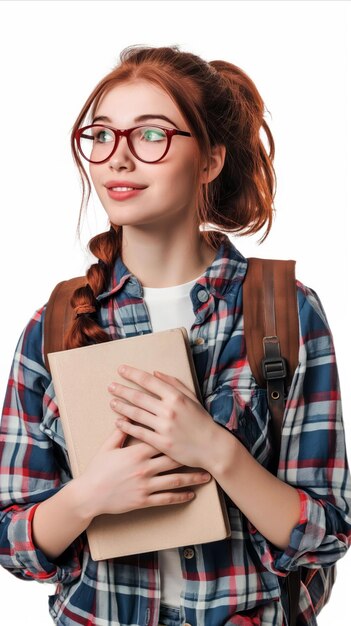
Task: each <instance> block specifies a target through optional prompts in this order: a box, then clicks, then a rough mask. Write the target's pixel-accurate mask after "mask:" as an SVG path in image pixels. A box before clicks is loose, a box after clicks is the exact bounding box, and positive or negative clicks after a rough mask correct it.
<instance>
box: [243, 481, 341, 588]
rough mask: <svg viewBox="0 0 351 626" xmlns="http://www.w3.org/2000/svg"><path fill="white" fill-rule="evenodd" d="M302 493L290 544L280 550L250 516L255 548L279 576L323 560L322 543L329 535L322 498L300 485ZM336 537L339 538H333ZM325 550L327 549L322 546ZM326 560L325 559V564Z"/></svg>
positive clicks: (270, 569)
mask: <svg viewBox="0 0 351 626" xmlns="http://www.w3.org/2000/svg"><path fill="white" fill-rule="evenodd" d="M296 491H297V492H298V494H299V497H300V517H299V521H298V523H297V524H296V526H294V528H293V530H292V531H291V534H290V541H289V545H288V547H287V548H286V549H285V550H280V549H279V548H277V547H276V546H274V544H272V543H271V542H269V541H268V540H267V539H266V538H265V537H263V535H261V533H260V532H259V531H258V530H257V528H255V526H253V524H251V522H250V521H249V520H248V530H249V533H250V537H251V539H252V542H253V545H254V548H255V550H256V551H257V552H258V554H259V556H260V559H261V561H262V563H263V565H264V567H266V568H267V570H268V571H270V572H273V573H274V574H277V575H278V576H284V575H287V574H288V573H289V572H290V571H292V570H296V569H297V568H298V567H299V566H300V565H307V566H308V565H310V566H311V565H312V564H316V565H317V564H319V562H322V561H324V559H321V561H320V559H319V556H318V555H319V550H318V549H319V547H320V546H321V544H322V542H323V540H324V538H325V535H326V517H325V509H324V506H323V504H322V502H320V501H318V500H315V499H313V498H312V497H311V496H309V495H308V494H307V493H306V491H303V490H302V489H296ZM329 539H332V540H333V539H334V540H335V538H331V537H330V538H329ZM321 552H324V550H322V551H321ZM325 564H326V563H324V562H323V565H325Z"/></svg>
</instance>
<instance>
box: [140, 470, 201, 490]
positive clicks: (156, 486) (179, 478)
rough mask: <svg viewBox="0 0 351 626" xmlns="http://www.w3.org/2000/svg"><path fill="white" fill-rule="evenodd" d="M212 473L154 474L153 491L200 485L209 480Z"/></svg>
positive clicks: (151, 482)
mask: <svg viewBox="0 0 351 626" xmlns="http://www.w3.org/2000/svg"><path fill="white" fill-rule="evenodd" d="M210 478H211V475H210V474H208V473H207V472H188V473H187V472H185V473H184V474H175V473H173V474H166V475H164V476H154V477H153V478H151V479H150V488H151V489H152V491H153V492H155V491H164V490H166V489H168V490H169V489H181V488H182V487H183V488H184V487H190V485H200V484H203V483H207V482H209V480H210Z"/></svg>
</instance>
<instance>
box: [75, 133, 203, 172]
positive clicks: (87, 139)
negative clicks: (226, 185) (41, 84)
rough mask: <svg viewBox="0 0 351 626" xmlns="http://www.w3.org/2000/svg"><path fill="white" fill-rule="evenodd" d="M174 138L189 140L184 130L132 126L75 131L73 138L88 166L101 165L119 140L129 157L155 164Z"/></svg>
mask: <svg viewBox="0 0 351 626" xmlns="http://www.w3.org/2000/svg"><path fill="white" fill-rule="evenodd" d="M174 135H182V136H183V137H191V136H192V135H191V134H190V133H188V132H187V131H185V130H178V129H176V128H164V126H158V125H156V124H153V125H152V126H134V128H127V129H126V130H119V129H118V128H111V126H105V125H104V124H91V125H90V126H84V127H83V128H79V129H78V130H77V131H76V132H75V134H74V138H75V140H76V142H77V146H78V150H79V152H80V153H81V155H82V156H83V157H84V159H86V160H87V161H89V162H90V163H105V161H108V159H110V158H111V156H112V155H113V153H114V152H115V150H116V149H117V146H118V144H119V138H120V137H126V139H127V143H128V146H129V149H130V151H131V153H132V154H133V155H134V156H135V157H136V158H137V159H139V161H143V162H144V163H158V162H159V161H161V159H163V157H165V156H166V154H167V152H168V150H169V148H170V145H171V141H172V137H174Z"/></svg>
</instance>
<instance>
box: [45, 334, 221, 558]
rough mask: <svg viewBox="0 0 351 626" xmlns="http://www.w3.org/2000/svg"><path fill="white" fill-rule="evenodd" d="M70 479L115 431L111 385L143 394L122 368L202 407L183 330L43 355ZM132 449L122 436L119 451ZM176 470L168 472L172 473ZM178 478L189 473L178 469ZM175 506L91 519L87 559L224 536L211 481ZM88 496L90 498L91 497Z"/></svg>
mask: <svg viewBox="0 0 351 626" xmlns="http://www.w3.org/2000/svg"><path fill="white" fill-rule="evenodd" d="M48 358H49V363H50V368H51V374H52V378H53V383H54V388H55V392H56V397H57V404H58V407H59V411H60V418H61V420H62V428H63V433H64V436H65V440H66V445H67V451H68V456H69V460H70V466H71V472H72V476H73V478H77V477H78V476H80V475H81V474H82V473H83V471H84V469H85V468H86V466H87V464H88V463H89V461H90V459H91V458H92V457H93V456H94V454H95V453H96V452H97V450H98V448H99V447H100V445H101V444H102V443H103V441H104V440H105V439H106V438H107V437H108V436H109V434H110V433H111V432H112V431H113V429H114V428H115V425H114V421H115V418H116V414H115V413H114V411H113V409H112V408H111V407H110V401H111V398H112V396H111V394H110V393H109V392H108V390H107V386H108V385H109V384H110V383H111V382H117V383H121V384H123V385H125V386H129V387H133V388H134V389H139V390H140V389H141V390H142V391H143V392H144V393H150V392H147V390H146V389H144V388H142V387H140V386H139V385H137V384H135V383H134V382H132V381H130V380H128V379H126V378H123V377H122V376H120V375H119V374H118V372H117V368H118V366H119V365H121V364H122V363H126V364H128V365H131V366H132V367H137V368H139V369H142V370H145V371H147V372H150V373H151V374H152V373H153V371H154V370H156V369H157V370H160V371H162V372H165V373H166V374H169V375H170V376H175V377H176V378H178V379H179V380H180V381H181V382H182V383H184V385H186V386H187V387H188V388H190V389H191V390H192V391H193V392H194V393H195V394H196V396H197V398H198V399H199V401H200V402H202V401H201V392H200V388H199V384H198V380H197V375H196V370H195V365H194V362H193V358H192V353H191V347H190V343H189V338H188V334H187V330H186V329H185V328H184V327H180V328H173V329H169V330H164V331H159V332H154V333H148V334H146V335H136V336H134V337H128V338H124V339H117V340H113V341H108V342H105V343H100V344H94V345H91V346H84V347H82V348H74V349H72V350H64V351H61V352H52V353H50V354H49V355H48ZM135 443H137V440H135V439H134V438H132V437H128V438H127V440H126V443H125V445H131V444H135ZM173 471H174V470H172V472H173ZM176 471H177V472H178V471H191V470H190V469H189V468H188V467H185V466H183V467H181V468H179V469H176ZM192 489H193V490H194V492H195V497H194V498H193V499H192V500H191V501H189V502H184V503H181V504H175V505H166V506H157V507H149V508H145V509H138V510H133V511H128V512H127V513H121V514H102V515H98V516H96V517H95V518H94V519H93V520H92V522H91V523H90V525H89V526H88V528H87V529H86V534H87V539H88V543H89V548H90V552H91V556H92V559H93V560H94V561H99V560H101V559H109V558H114V557H119V556H125V555H129V554H140V553H143V552H151V551H154V550H163V549H166V548H175V547H180V546H186V545H191V544H199V543H207V542H210V541H217V540H221V539H224V538H226V537H228V536H229V535H230V525H229V520H228V515H227V509H226V505H225V501H224V495H223V492H222V490H221V488H220V486H219V485H218V484H217V483H216V481H215V479H214V478H213V477H212V478H211V480H210V481H209V482H208V483H204V484H201V485H195V486H194V487H192ZM92 496H93V494H92Z"/></svg>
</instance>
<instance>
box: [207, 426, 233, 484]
mask: <svg viewBox="0 0 351 626" xmlns="http://www.w3.org/2000/svg"><path fill="white" fill-rule="evenodd" d="M213 426H214V428H213V430H212V432H211V442H210V446H209V454H208V455H207V456H206V460H205V464H204V466H203V467H204V469H205V470H207V471H208V472H210V474H211V475H212V476H213V477H214V478H215V479H216V480H217V482H221V480H222V479H223V477H224V476H225V475H226V473H227V472H228V468H233V464H234V462H235V457H236V450H237V444H238V440H237V438H236V437H234V435H233V434H232V433H231V432H230V431H229V430H228V429H227V428H225V427H224V426H221V425H220V424H217V423H216V422H213Z"/></svg>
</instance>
